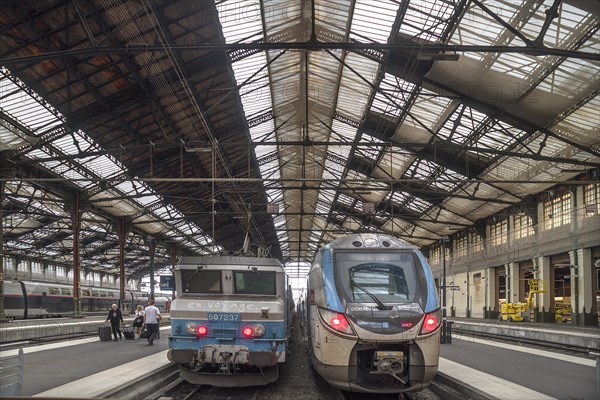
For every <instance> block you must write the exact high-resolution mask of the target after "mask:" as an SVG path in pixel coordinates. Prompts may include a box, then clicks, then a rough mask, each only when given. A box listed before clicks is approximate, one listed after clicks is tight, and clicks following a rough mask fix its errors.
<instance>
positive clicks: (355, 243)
mask: <svg viewBox="0 0 600 400" xmlns="http://www.w3.org/2000/svg"><path fill="white" fill-rule="evenodd" d="M352 245H353V246H354V247H361V246H362V243H361V242H359V241H358V240H355V241H354V242H352Z"/></svg>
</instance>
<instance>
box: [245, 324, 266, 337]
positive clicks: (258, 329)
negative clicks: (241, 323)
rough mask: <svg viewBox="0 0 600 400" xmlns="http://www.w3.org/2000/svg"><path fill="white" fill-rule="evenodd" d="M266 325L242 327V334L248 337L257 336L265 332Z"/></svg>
mask: <svg viewBox="0 0 600 400" xmlns="http://www.w3.org/2000/svg"><path fill="white" fill-rule="evenodd" d="M265 331H266V330H265V326H264V325H263V324H256V325H248V326H245V327H243V328H242V334H243V335H244V336H246V337H256V336H262V335H264V334H265Z"/></svg>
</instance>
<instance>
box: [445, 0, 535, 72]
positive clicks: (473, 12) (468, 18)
mask: <svg viewBox="0 0 600 400" xmlns="http://www.w3.org/2000/svg"><path fill="white" fill-rule="evenodd" d="M525 3H527V2H525ZM483 4H485V5H486V6H487V7H488V8H490V9H491V11H492V12H494V13H495V14H496V15H498V16H499V17H500V18H502V19H503V20H504V21H506V22H507V23H509V24H511V25H512V26H514V27H515V28H516V29H519V28H520V26H521V25H522V24H523V23H524V21H515V20H514V19H515V17H516V16H517V15H518V13H522V12H523V9H524V8H525V7H527V4H523V2H522V1H521V2H520V1H514V2H510V1H497V2H493V3H488V2H483ZM529 5H533V3H531V2H530V3H529ZM505 33H506V29H505V28H504V27H503V26H502V25H501V24H500V23H498V22H497V21H495V20H494V19H493V18H492V17H491V16H490V15H489V14H488V13H487V12H485V11H484V10H483V9H481V8H480V7H479V6H478V5H476V4H475V3H471V4H470V7H469V8H468V9H467V11H466V12H465V13H464V15H463V17H462V19H461V21H460V22H459V25H458V27H457V29H456V30H455V31H454V34H453V35H452V37H451V38H450V41H449V44H464V45H496V44H498V45H505V44H507V43H505V42H504V41H505V40H506V39H505V38H502V37H501V35H504V34H505ZM506 34H507V35H509V38H510V39H512V37H513V36H514V35H513V34H512V33H506ZM499 40H503V42H502V43H499ZM512 40H513V43H512V44H513V45H515V46H523V45H524V43H523V42H522V41H521V40H520V39H518V38H515V39H512ZM464 54H465V55H466V56H468V57H470V58H473V59H478V60H483V59H484V58H487V54H485V53H468V52H465V53H464Z"/></svg>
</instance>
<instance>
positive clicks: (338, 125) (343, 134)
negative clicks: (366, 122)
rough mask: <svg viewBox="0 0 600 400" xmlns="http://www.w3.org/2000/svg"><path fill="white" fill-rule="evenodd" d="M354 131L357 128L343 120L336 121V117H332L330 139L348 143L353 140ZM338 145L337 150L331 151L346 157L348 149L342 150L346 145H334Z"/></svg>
mask: <svg viewBox="0 0 600 400" xmlns="http://www.w3.org/2000/svg"><path fill="white" fill-rule="evenodd" d="M356 131H357V128H356V127H354V126H351V125H348V124H346V123H344V122H341V121H338V120H337V119H334V120H333V122H332V124H331V140H333V141H338V140H339V141H342V142H348V143H352V142H353V141H354V138H355V137H356ZM329 147H330V148H332V146H329ZM336 147H338V150H335V147H333V148H334V150H331V152H333V153H335V154H338V155H340V156H341V157H347V156H348V151H344V150H343V149H345V148H347V147H348V146H336Z"/></svg>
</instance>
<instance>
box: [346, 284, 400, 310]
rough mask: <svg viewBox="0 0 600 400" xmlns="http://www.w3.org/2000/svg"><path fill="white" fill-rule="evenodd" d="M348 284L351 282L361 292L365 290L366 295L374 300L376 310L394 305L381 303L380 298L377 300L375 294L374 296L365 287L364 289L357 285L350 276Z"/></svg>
mask: <svg viewBox="0 0 600 400" xmlns="http://www.w3.org/2000/svg"><path fill="white" fill-rule="evenodd" d="M350 284H351V285H352V286H356V287H357V288H359V289H360V290H362V291H363V292H365V293H366V294H367V295H368V296H369V297H370V298H372V299H373V301H374V302H375V303H377V309H378V310H391V309H392V308H394V307H392V306H386V305H385V304H383V303H382V302H381V300H379V299H378V298H377V296H375V295H374V294H373V293H371V292H369V291H368V290H367V289H365V288H364V287H362V286H361V285H359V284H358V283H356V282H355V281H354V279H352V278H350Z"/></svg>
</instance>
